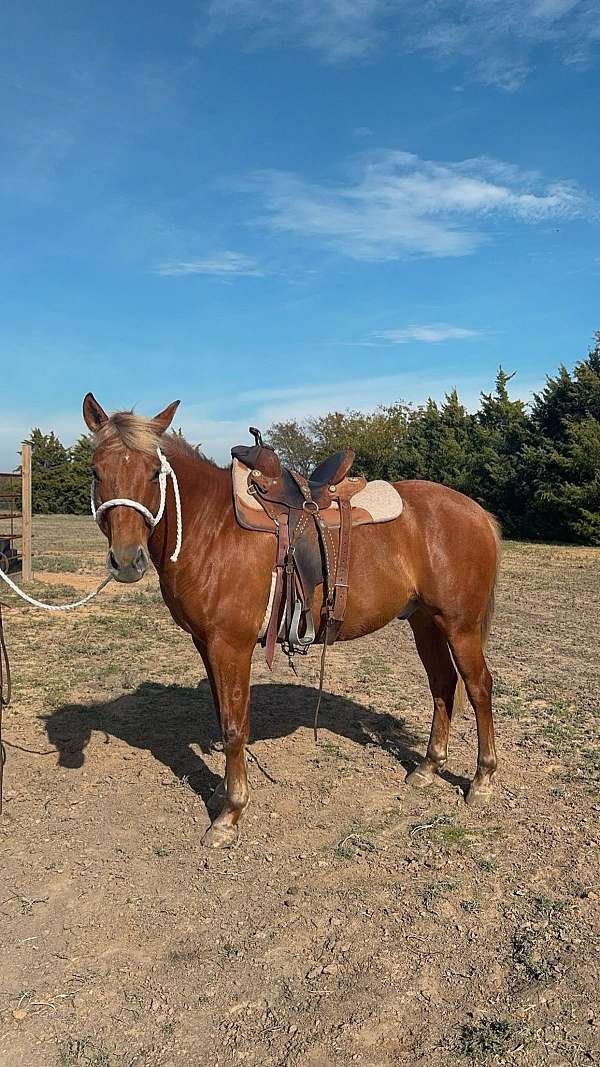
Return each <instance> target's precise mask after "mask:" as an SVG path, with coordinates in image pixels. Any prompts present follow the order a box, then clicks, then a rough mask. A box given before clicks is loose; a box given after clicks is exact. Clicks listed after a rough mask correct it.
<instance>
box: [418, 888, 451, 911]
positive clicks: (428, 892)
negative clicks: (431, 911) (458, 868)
mask: <svg viewBox="0 0 600 1067" xmlns="http://www.w3.org/2000/svg"><path fill="white" fill-rule="evenodd" d="M453 889H456V886H455V884H454V882H428V883H427V885H424V886H423V888H422V890H421V896H422V898H423V903H424V904H425V907H427V908H429V907H430V906H431V905H432V904H434V903H435V901H436V900H439V899H440V897H443V896H444V894H445V893H447V892H451V891H452V890H453Z"/></svg>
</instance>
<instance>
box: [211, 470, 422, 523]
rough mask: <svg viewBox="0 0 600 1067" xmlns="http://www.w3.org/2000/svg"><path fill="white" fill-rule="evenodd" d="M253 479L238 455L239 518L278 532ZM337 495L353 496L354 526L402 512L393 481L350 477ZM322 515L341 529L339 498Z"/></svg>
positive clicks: (235, 478)
mask: <svg viewBox="0 0 600 1067" xmlns="http://www.w3.org/2000/svg"><path fill="white" fill-rule="evenodd" d="M250 479H251V472H250V471H249V470H248V467H247V466H246V465H245V464H244V463H241V462H240V461H239V460H238V459H235V458H234V460H233V463H232V482H233V504H234V509H235V514H236V518H237V521H238V522H239V524H240V526H243V527H244V528H245V529H246V530H258V531H261V532H266V533H272V534H276V533H277V527H276V525H275V522H274V520H273V519H272V518H271V516H270V515H268V514H267V512H266V511H265V510H264V508H263V506H262V504H261V503H260V501H259V500H258V499H257V497H256V493H253V492H252V491H251V490H252V485H251V484H250ZM333 488H334V487H333V486H332V489H333ZM335 494H336V496H339V497H340V498H341V499H344V498H345V499H348V498H350V504H351V515H352V525H353V526H366V525H367V524H369V523H380V522H390V521H391V520H392V519H397V518H398V517H399V516H400V515H401V514H402V508H403V504H402V497H401V496H400V494H399V493H398V491H397V490H396V489H395V488H394V486H393V485H392V484H391V482H384V481H379V480H377V481H373V482H367V481H366V479H365V478H362V477H355V478H353V477H346V478H344V479H343V481H342V482H340V483H338V484H337V485H336V486H335ZM319 518H320V519H321V520H322V521H323V523H324V525H325V526H326V527H328V529H330V530H339V527H340V508H339V505H338V503H337V500H332V501H331V503H330V504H329V506H328V507H324V508H321V509H320V511H319Z"/></svg>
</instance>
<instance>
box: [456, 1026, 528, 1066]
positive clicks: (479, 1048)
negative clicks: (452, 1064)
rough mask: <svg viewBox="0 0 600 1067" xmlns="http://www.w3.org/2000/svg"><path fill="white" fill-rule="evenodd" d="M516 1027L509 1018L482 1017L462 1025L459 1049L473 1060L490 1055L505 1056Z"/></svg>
mask: <svg viewBox="0 0 600 1067" xmlns="http://www.w3.org/2000/svg"><path fill="white" fill-rule="evenodd" d="M514 1033H515V1028H514V1026H513V1024H512V1023H511V1022H510V1021H509V1020H508V1019H486V1018H484V1019H482V1020H481V1021H480V1022H479V1023H465V1024H464V1025H463V1026H461V1029H460V1036H459V1039H458V1051H459V1052H460V1053H461V1055H463V1056H469V1057H470V1058H471V1059H472V1060H482V1059H487V1057H488V1056H505V1055H506V1053H507V1052H508V1051H509V1049H510V1044H511V1041H512V1039H513V1037H514Z"/></svg>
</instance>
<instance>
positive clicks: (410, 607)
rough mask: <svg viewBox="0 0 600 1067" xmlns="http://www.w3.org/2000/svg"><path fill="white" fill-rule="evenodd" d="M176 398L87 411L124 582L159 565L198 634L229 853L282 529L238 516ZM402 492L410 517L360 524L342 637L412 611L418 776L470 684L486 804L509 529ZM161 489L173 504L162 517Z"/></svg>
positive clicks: (432, 496) (427, 491) (439, 754)
mask: <svg viewBox="0 0 600 1067" xmlns="http://www.w3.org/2000/svg"><path fill="white" fill-rule="evenodd" d="M178 403H179V402H178V401H177V402H175V403H173V404H170V405H169V407H167V408H165V410H164V411H162V412H161V413H160V414H159V415H156V416H155V418H153V419H145V418H142V417H141V416H139V415H134V414H133V413H131V412H120V413H117V414H115V415H112V416H111V417H110V418H109V417H108V415H107V414H106V413H105V411H103V409H102V408H101V407H100V405H99V404H98V402H97V401H96V400H95V398H94V397H93V396H92V395H91V393H88V395H87V396H86V397H85V400H84V403H83V414H84V418H85V421H86V424H87V426H88V427H89V429H90V430H91V431H92V433H93V434H94V435H95V451H94V455H93V470H94V476H95V497H96V500H95V503H96V507H97V508H99V507H100V506H101V504H102V502H105V503H106V502H109V501H110V502H111V504H110V506H109V507H108V508H106V509H104V510H103V512H102V513H101V514H100V515H99V516H98V521H99V524H100V526H101V529H102V531H103V533H104V534H105V536H106V537H107V539H108V542H109V550H108V568H109V571H110V573H111V574H112V575H113V577H114V578H115V579H116V580H117V581H119V582H135V581H138V580H139V579H140V578H141V577H142V576H143V574H144V573H145V571H146V570H147V568H148V566H149V563H150V560H152V562H153V564H154V566H155V567H156V570H157V571H158V575H159V578H160V588H161V591H162V595H163V598H164V600H165V603H166V604H167V607H168V608H169V610H170V612H171V615H172V616H173V618H174V620H175V622H176V623H177V624H178V626H181V628H182V629H183V630H185V631H186V632H187V633H189V634H190V635H191V637H192V640H193V642H194V644H195V646H196V648H197V649H198V652H199V653H200V655H201V656H202V659H203V661H204V665H205V667H206V673H207V675H208V678H209V681H210V685H211V689H212V694H213V698H214V702H215V707H216V711H217V715H218V718H219V723H220V728H221V732H222V737H223V744H224V748H225V758H226V769H225V780H224V803H223V807H222V810H221V812H220V814H219V815H218V816H217V818H216V819H215V820H214V822H213V823H212V826H211V827H210V828H209V830H208V832H207V834H206V836H205V838H204V841H205V843H206V844H208V845H210V846H212V847H216V848H218V847H224V846H228V845H231V844H233V843H234V842H235V840H236V839H237V834H238V821H239V819H240V816H241V815H242V813H243V811H244V809H245V808H246V806H247V804H248V799H249V794H248V780H247V774H246V755H245V746H246V744H247V741H248V724H249V694H250V665H251V659H252V653H253V650H254V648H255V646H256V643H257V635H258V633H259V631H260V628H261V624H262V622H263V618H264V615H265V610H266V607H267V603H268V598H269V590H270V586H271V573H272V570H273V567H274V562H275V538H274V537H271V536H267V535H266V534H264V533H258V532H256V533H255V532H253V531H251V530H245V529H242V528H241V527H240V526H239V525H238V523H237V521H236V518H235V515H234V510H233V503H232V479H231V470H230V469H226V468H221V467H218V466H216V465H215V464H214V463H212V462H211V461H209V460H207V459H206V458H204V457H203V456H201V455H199V454H198V453H197V451H196V450H195V449H193V448H192V447H191V446H190V445H188V444H186V443H185V441H183V440H182V439H181V438H180V437H178V436H176V435H173V434H167V433H166V430H167V429H168V427H169V425H170V423H171V420H172V418H173V416H174V414H175V411H176V409H177V406H178ZM157 449H160V450H161V452H162V453H163V454H164V456H166V458H167V460H168V462H169V463H170V465H171V467H172V469H173V471H174V472H175V474H176V477H177V481H178V484H179V489H180V496H181V517H182V524H181V525H182V531H183V538H182V544H181V550H180V553H179V556H178V558H177V559H176V562H173V560H172V558H171V557H172V555H174V554H175V555H176V552H175V553H174V548H175V545H176V541H177V514H176V504H175V496H174V490H173V487H172V486H170V485H168V486H167V489H166V491H165V490H164V489H163V490H162V491H161V489H160V487H159V476H160V466H161V463H160V458H159V455H158V452H157ZM396 488H397V489H398V491H399V493H400V494H401V496H402V499H403V501H404V509H403V512H402V514H401V515H400V516H399V518H397V519H393V520H392V521H390V522H387V523H381V524H378V525H367V526H359V527H356V528H355V529H354V530H353V531H352V551H351V560H350V581H349V596H348V605H347V610H346V615H345V619H344V623H343V626H342V629H341V631H340V634H339V640H342V641H351V640H353V639H354V638H355V637H362V636H363V635H364V634H368V633H372V632H373V631H374V630H378V629H380V627H382V626H385V625H386V623H388V622H390V621H391V620H392V619H396V618H408V621H409V623H410V626H411V627H412V631H413V634H414V638H415V643H416V646H417V651H418V653H419V656H420V657H421V660H422V662H423V665H424V667H425V670H426V672H427V677H428V679H429V685H430V688H431V693H432V695H433V723H432V727H431V736H430V738H429V744H428V746H427V753H426V756H425V758H424V759H423V760H422V762H421V763H420V764H419V765H418V766H417V767H416V769H415V770H413V771H412V773H411V774H409V776H408V778H407V781H408V782H409V783H410V785H412V786H417V787H421V786H427V785H429V784H430V783H431V782H432V781H433V780H434V777H435V775H436V773H437V772H438V771H439V770H440V768H442V767H443V765H444V764H445V762H446V758H447V746H448V733H449V728H450V720H451V717H452V711H453V707H454V706H456V704H457V702H458V700H459V694H460V692H461V690H462V685H461V684H460V682H461V680H462V682H464V686H465V688H466V692H467V694H468V697H469V700H470V702H471V704H472V706H473V708H474V711H475V716H476V720H477V737H478V757H477V770H476V773H475V777H474V778H473V781H472V783H471V786H470V789H469V792H468V796H467V801H468V802H469V803H475V802H479V801H483V800H485V799H486V798H487V797H488V796H489V794H490V792H491V785H492V779H493V777H494V774H495V771H496V752H495V748H494V727H493V722H492V704H491V693H492V679H491V675H490V672H489V670H488V668H487V665H486V661H485V658H484V646H485V642H486V638H487V635H488V632H489V627H490V622H491V619H492V614H493V608H494V588H495V584H496V575H497V566H498V557H499V541H500V538H499V533H498V528H497V525H496V523H495V521H494V519H493V518H492V517H491V516H490V515H488V514H487V512H485V511H484V510H483V509H482V508H481V507H479V505H478V504H476V503H474V502H473V501H472V500H469V499H468V497H465V496H463V495H462V494H461V493H457V492H455V491H454V490H452V489H448V488H446V487H445V486H442V485H438V484H436V483H435V482H427V481H404V482H399V483H396ZM115 498H127V499H128V500H129V501H130V502H131V501H135V502H137V503H139V504H140V505H142V506H143V508H144V509H145V515H144V514H142V513H141V512H140V511H139V510H136V509H135V508H134V507H132V506H131V505H129V506H127V505H125V506H123V505H119V504H116V505H115V504H113V503H112V502H113V501H114V500H115ZM161 498H162V499H165V507H164V513H163V515H162V517H161V518H160V521H158V522H156V523H155V524H154V525H153V519H154V517H155V516H156V515H157V512H158V510H159V507H160V502H161ZM148 520H151V521H148ZM321 606H322V589H321V588H320V587H319V588H318V589H317V593H316V594H315V600H314V604H313V616H314V623H315V629H316V630H318V624H319V619H320V611H321ZM457 671H458V674H457ZM459 675H460V678H459V677H458V676H459ZM457 683H458V684H457Z"/></svg>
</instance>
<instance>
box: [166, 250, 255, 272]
mask: <svg viewBox="0 0 600 1067" xmlns="http://www.w3.org/2000/svg"><path fill="white" fill-rule="evenodd" d="M154 273H155V274H161V275H164V276H168V277H181V276H184V275H188V274H210V275H213V276H214V277H216V278H231V277H233V276H234V275H244V276H246V277H249V278H262V277H263V276H264V275H265V273H266V272H265V271H264V270H263V269H262V268H261V267H260V266H259V264H258V263H257V261H256V260H255V259H253V258H252V257H251V256H246V255H244V253H243V252H216V253H215V254H214V255H211V256H204V257H203V258H201V259H190V260H175V261H172V262H169V263H160V264H159V265H158V266H157V267H155V268H154Z"/></svg>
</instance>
